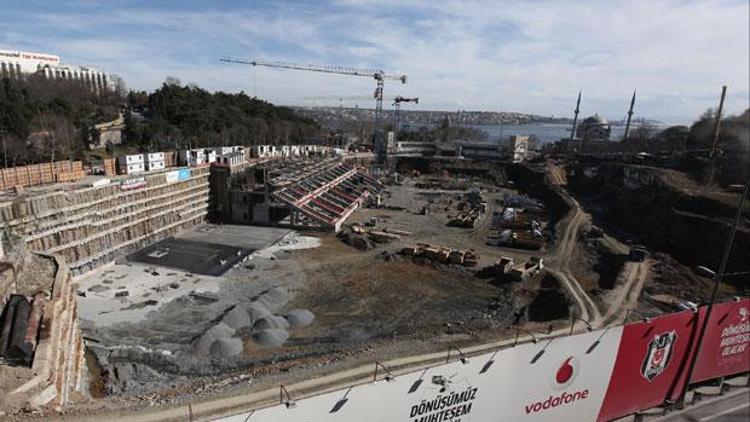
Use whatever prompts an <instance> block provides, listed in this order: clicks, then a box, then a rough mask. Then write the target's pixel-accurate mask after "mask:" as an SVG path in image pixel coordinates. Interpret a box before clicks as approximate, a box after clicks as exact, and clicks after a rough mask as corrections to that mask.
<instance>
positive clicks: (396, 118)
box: [393, 95, 419, 142]
mask: <svg viewBox="0 0 750 422" xmlns="http://www.w3.org/2000/svg"><path fill="white" fill-rule="evenodd" d="M401 103H414V104H419V98H417V97H414V98H406V97H402V96H400V95H398V96H396V98H394V99H393V141H394V142H398V132H399V130H401V116H400V115H401Z"/></svg>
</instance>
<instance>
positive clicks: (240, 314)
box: [221, 303, 253, 330]
mask: <svg viewBox="0 0 750 422" xmlns="http://www.w3.org/2000/svg"><path fill="white" fill-rule="evenodd" d="M221 321H222V322H223V323H225V324H227V325H228V326H230V327H231V328H234V329H235V330H239V329H240V328H245V327H249V326H251V325H252V324H253V320H251V319H250V314H249V313H248V308H247V305H244V304H241V303H240V304H238V305H236V306H235V307H234V308H232V309H231V310H230V311H229V312H227V313H226V314H224V317H223V318H222V319H221Z"/></svg>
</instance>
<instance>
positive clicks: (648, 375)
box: [598, 311, 701, 421]
mask: <svg viewBox="0 0 750 422" xmlns="http://www.w3.org/2000/svg"><path fill="white" fill-rule="evenodd" d="M700 318H701V313H694V312H692V311H684V312H679V313H675V314H670V315H664V316H661V317H658V318H655V319H652V320H649V321H648V322H637V323H631V324H628V325H626V326H625V328H624V329H623V332H622V339H621V340H620V347H619V349H618V352H617V360H616V361H615V366H614V369H613V371H612V377H611V379H610V381H609V388H608V389H607V394H606V395H605V396H604V403H603V404H602V408H601V411H600V412H599V419H598V420H600V421H608V420H613V419H617V418H621V417H623V416H627V415H630V414H632V413H635V412H637V411H639V410H643V409H648V408H650V407H654V406H658V405H661V404H662V403H664V401H665V400H676V399H677V398H678V397H679V396H680V393H681V392H682V388H683V387H684V385H685V378H686V377H687V367H688V365H689V359H690V355H691V354H692V351H690V352H689V350H688V349H689V348H694V343H695V341H696V338H697V335H698V330H699V329H700Z"/></svg>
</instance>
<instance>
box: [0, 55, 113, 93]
mask: <svg viewBox="0 0 750 422" xmlns="http://www.w3.org/2000/svg"><path fill="white" fill-rule="evenodd" d="M33 74H41V75H44V76H45V77H47V78H48V79H65V80H79V81H83V82H85V83H86V84H88V85H90V86H91V87H92V89H94V90H96V91H103V90H114V89H115V84H114V83H113V81H112V77H111V76H110V75H109V74H107V73H105V72H102V71H100V70H97V69H93V68H89V67H82V66H72V65H66V64H62V63H61V62H60V57H59V56H56V55H53V54H43V53H29V52H26V51H15V50H0V76H1V77H4V78H11V79H21V78H25V77H27V76H29V75H33Z"/></svg>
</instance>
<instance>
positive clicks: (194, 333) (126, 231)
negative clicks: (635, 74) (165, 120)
mask: <svg viewBox="0 0 750 422" xmlns="http://www.w3.org/2000/svg"><path fill="white" fill-rule="evenodd" d="M224 61H226V62H229V63H235V64H244V65H252V66H267V67H276V68H286V69H296V70H306V71H315V72H326V73H338V74H344V75H350V76H366V77H368V78H373V79H374V80H375V83H376V91H375V96H374V98H375V99H376V101H377V106H376V114H375V116H376V117H375V126H374V127H375V136H374V140H373V144H372V146H371V148H358V147H353V146H350V147H349V148H340V147H339V146H336V147H334V146H322V145H283V146H281V145H278V146H277V145H259V144H255V143H253V146H252V147H251V148H250V147H248V148H246V147H244V146H241V145H234V146H227V145H225V146H221V147H212V148H190V149H184V150H179V151H148V152H145V153H139V154H127V155H122V156H119V157H117V161H116V162H115V160H114V159H109V160H108V161H107V162H105V163H104V165H103V167H104V170H103V172H104V174H95V173H98V172H97V171H94V170H93V169H84V168H83V166H82V165H81V162H58V163H48V164H44V165H34V166H27V167H26V168H24V169H21V168H16V169H13V170H12V171H6V170H4V171H3V172H2V182H3V187H4V188H6V189H5V190H4V191H3V193H2V194H0V227H1V228H2V250H1V251H0V256H1V257H2V262H0V271H2V277H1V278H0V299H2V302H0V303H1V304H2V308H3V311H2V319H1V320H0V329H1V331H0V409H2V410H1V411H2V413H0V417H9V418H17V419H19V420H22V419H24V418H27V417H35V416H50V417H52V416H57V417H61V418H65V417H71V418H91V419H92V420H96V419H97V418H100V417H102V415H104V414H111V413H114V412H116V413H118V414H120V415H121V416H122V417H123V418H125V419H127V418H129V417H133V416H134V415H140V414H143V415H150V416H148V417H151V418H152V419H153V420H184V419H185V417H188V414H187V413H185V411H184V409H185V407H186V406H187V408H188V409H189V412H190V413H189V418H190V420H192V418H193V416H194V415H193V405H194V404H200V406H202V409H203V410H202V411H201V413H200V414H198V415H197V416H198V417H200V418H204V419H211V418H213V417H217V416H221V415H228V414H232V412H234V411H237V410H247V409H248V408H249V407H252V406H256V407H257V406H261V405H267V404H269V403H271V401H272V400H271V399H269V398H268V397H264V398H263V400H258V401H250V400H249V399H248V400H245V399H243V397H244V396H247V395H249V394H253V393H258V394H259V392H264V391H267V390H269V389H272V388H276V387H277V386H278V385H281V386H282V387H281V388H282V390H283V388H284V387H283V386H284V385H289V384H297V385H299V384H303V386H302V387H300V388H299V389H298V390H297V393H298V394H302V395H304V394H307V395H309V394H314V393H317V392H320V391H324V390H328V389H332V388H334V387H336V388H340V387H341V386H342V385H344V384H346V383H348V382H355V381H357V382H359V381H361V378H362V377H361V374H359V373H358V372H357V371H356V370H358V369H357V368H360V367H361V366H362V365H370V364H372V363H373V362H378V363H377V364H376V373H375V377H374V379H376V378H377V368H378V366H377V365H378V364H380V363H379V362H382V361H386V360H391V361H395V360H398V359H400V360H401V361H400V362H401V364H399V365H398V366H397V367H392V369H394V370H397V369H401V370H404V371H405V370H407V369H411V370H414V369H415V368H421V367H423V366H426V365H431V364H434V363H436V362H437V361H442V360H443V358H442V357H440V358H435V357H434V354H435V353H438V352H444V351H445V350H448V351H449V355H448V360H450V350H453V349H455V350H458V352H459V353H460V355H461V361H464V360H465V357H464V356H463V352H461V350H462V349H465V350H469V349H472V350H474V351H475V352H476V353H479V352H486V351H487V350H489V348H490V346H488V345H490V344H495V343H496V342H499V341H509V339H514V342H513V345H512V346H513V347H515V346H516V345H517V344H518V343H519V341H520V342H533V344H536V343H537V342H538V340H540V339H542V338H548V339H549V342H552V340H553V339H554V338H557V337H565V336H572V335H574V334H576V333H579V334H580V333H588V331H592V330H594V329H603V330H605V333H606V330H608V329H610V328H613V327H615V328H617V327H621V326H622V325H624V324H627V323H629V322H631V321H633V320H643V321H645V322H649V321H650V318H653V317H656V316H658V315H662V314H666V313H671V312H675V311H678V310H692V311H693V312H696V313H697V312H698V307H699V306H700V305H701V304H702V303H704V302H705V301H706V300H707V299H708V298H709V297H710V292H711V279H710V277H711V275H710V274H708V275H707V274H706V271H704V270H697V269H696V268H706V267H707V266H708V267H713V266H715V264H716V262H717V261H718V259H719V257H720V253H721V250H722V246H723V242H724V238H725V235H726V233H725V231H724V230H723V228H724V227H725V226H726V225H727V221H729V220H730V219H731V217H732V216H733V215H735V214H736V215H739V216H741V218H739V217H738V219H737V221H738V224H737V225H738V229H737V232H736V237H735V240H734V242H735V243H734V252H733V254H732V256H731V257H730V259H729V260H728V267H727V268H728V269H729V271H730V273H731V272H735V273H736V274H739V276H738V277H736V278H732V279H727V282H726V283H724V284H722V285H721V288H720V290H719V291H718V295H717V298H718V299H720V300H727V299H731V298H734V297H737V296H741V295H745V294H746V293H747V290H746V289H747V283H746V280H747V275H744V276H743V275H742V274H741V272H742V270H743V268H742V266H743V264H746V257H747V256H748V254H749V253H750V227H748V217H747V215H748V205H745V206H744V208H740V209H738V208H739V207H738V206H736V205H735V202H734V201H735V198H736V197H737V193H736V192H732V191H731V190H732V189H733V188H730V187H728V186H727V187H720V188H718V187H713V186H712V189H710V190H709V189H705V188H703V187H702V186H703V185H701V184H699V183H698V182H696V181H695V180H694V178H691V177H688V175H687V174H686V172H684V171H681V170H679V168H680V167H679V166H678V165H671V164H665V163H666V162H670V163H671V162H672V161H680V160H688V159H689V158H690V157H688V155H690V154H688V153H687V152H685V151H683V150H679V145H678V146H677V147H678V153H676V155H679V157H670V158H671V159H672V161H669V160H665V161H664V162H656V161H655V160H654V161H649V160H651V158H652V154H654V155H655V154H658V153H662V152H664V151H662V150H660V149H659V148H667V149H670V151H672V152H674V149H675V145H674V144H669V145H667V146H664V145H661V146H653V145H652V146H650V147H651V148H652V149H649V150H648V151H649V152H643V154H646V155H643V154H641V155H638V154H640V153H638V154H636V155H635V156H633V153H632V151H631V148H636V149H639V148H638V147H640V146H643V147H645V146H648V145H645V146H644V145H639V146H632V145H631V146H627V145H623V144H620V145H617V146H610V143H609V142H605V141H608V136H609V130H610V128H609V126H608V124H607V123H606V121H604V120H603V119H601V118H599V117H598V116H592V117H590V118H587V119H585V120H584V121H583V122H582V123H581V126H580V128H579V127H578V126H576V123H575V121H576V119H577V117H578V107H577V108H576V116H575V119H574V129H573V132H572V135H571V137H570V139H563V140H561V141H560V142H559V143H558V144H556V145H554V146H552V147H549V148H547V150H546V151H531V148H530V147H529V139H528V137H525V136H511V137H509V139H507V142H506V140H502V143H498V144H490V143H484V144H472V143H468V142H454V143H442V144H439V145H438V144H437V143H435V142H433V143H418V142H411V143H408V142H399V141H398V128H399V124H398V121H396V122H395V124H394V126H393V128H394V129H395V134H394V133H391V134H390V136H388V138H386V134H385V133H384V131H383V129H382V127H383V125H382V119H383V115H382V114H381V113H382V106H383V105H382V101H383V83H384V80H395V81H398V82H401V83H402V84H403V83H405V82H406V76H405V75H400V74H388V73H385V72H383V71H379V70H376V71H367V70H365V71H362V70H361V69H348V68H346V69H338V68H337V69H332V68H326V67H321V66H317V67H316V66H309V65H304V66H303V65H294V64H285V63H271V62H255V61H254V62H245V61H240V60H234V59H226V60H224ZM401 98H402V100H403V102H415V103H416V102H417V101H411V99H408V98H403V97H401ZM578 101H579V104H580V95H579V99H578ZM634 101H635V96H634V97H633V102H631V110H630V115H632V109H633V103H634ZM398 103H399V102H396V104H398ZM397 110H398V109H397ZM396 116H397V114H396ZM628 125H629V121H628ZM576 130H579V134H580V137H577V136H576ZM628 130H629V129H626V132H625V133H626V135H625V136H626V138H627V133H628ZM717 130H718V129H717ZM623 142H624V141H623ZM611 144H615V142H612V143H611ZM632 160H635V161H632ZM115 164H116V166H115ZM115 173H117V174H115ZM736 274H735V275H736ZM738 301H739V299H738ZM589 334H591V333H589ZM602 336H603V334H602ZM547 344H549V343H547ZM485 346H486V347H485ZM493 347H494V346H493ZM545 347H546V346H545ZM543 352H544V350H542V352H541V353H543ZM586 353H588V352H586ZM539 356H541V354H540V355H539ZM535 359H536V358H535ZM568 361H570V358H569V359H568ZM568 361H566V364H567V362H568ZM464 363H465V362H464ZM532 363H533V361H532ZM380 365H381V366H382V364H380ZM386 370H387V369H386ZM348 371H353V372H348ZM426 371H427V370H426V369H425V372H426ZM355 372H356V374H355ZM347 374H349V375H347ZM323 377H334V378H336V379H334V380H331V381H329V382H325V383H323V382H322V381H321V383H318V384H315V383H313V382H312V381H310V380H316V379H323ZM369 377H370V374H369V373H368V374H367V378H369ZM308 381H310V382H311V385H310V386H308V387H307V388H304V383H305V382H308ZM433 382H435V381H433ZM558 382H559V381H558ZM313 384H314V385H313ZM287 395H288V392H287ZM273 401H275V399H274V400H273ZM287 404H288V402H287ZM540 406H541V404H540ZM253 408H254V407H253ZM332 412H333V411H332ZM528 412H529V410H527V413H528ZM144 417H146V420H148V417H147V416H144Z"/></svg>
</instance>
